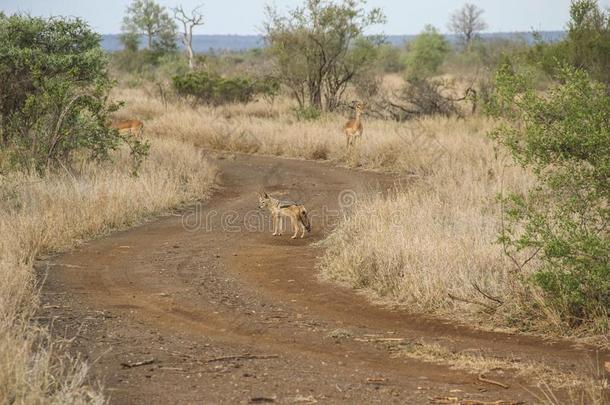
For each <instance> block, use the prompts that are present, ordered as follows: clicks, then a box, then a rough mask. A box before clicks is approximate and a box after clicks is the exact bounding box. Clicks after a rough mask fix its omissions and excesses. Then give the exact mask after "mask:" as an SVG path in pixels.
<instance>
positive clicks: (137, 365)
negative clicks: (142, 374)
mask: <svg viewBox="0 0 610 405" xmlns="http://www.w3.org/2000/svg"><path fill="white" fill-rule="evenodd" d="M154 362H155V359H154V357H151V358H150V359H148V360H142V361H138V362H135V363H129V362H126V361H125V362H123V363H121V366H123V367H125V368H134V367H140V366H146V365H148V364H153V363H154Z"/></svg>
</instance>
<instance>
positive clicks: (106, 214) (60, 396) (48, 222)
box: [0, 140, 215, 404]
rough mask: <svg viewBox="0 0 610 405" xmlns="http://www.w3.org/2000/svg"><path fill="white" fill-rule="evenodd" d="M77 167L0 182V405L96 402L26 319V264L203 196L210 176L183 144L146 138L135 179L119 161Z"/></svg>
mask: <svg viewBox="0 0 610 405" xmlns="http://www.w3.org/2000/svg"><path fill="white" fill-rule="evenodd" d="M116 160H118V161H117V162H115V164H111V163H107V164H103V165H97V164H93V163H81V164H80V167H79V168H78V169H77V170H76V173H77V174H69V173H67V172H65V173H49V174H48V175H47V176H45V177H39V176H37V175H28V174H23V173H13V174H11V175H9V176H8V177H1V178H0V252H1V255H0V285H1V286H2V288H1V289H0V365H1V367H0V403H14V404H30V403H57V404H66V403H102V402H103V398H102V397H101V396H100V395H99V394H98V393H97V392H98V391H96V390H95V389H94V388H91V387H88V386H86V385H85V381H86V380H85V376H86V372H87V367H86V365H85V364H83V363H81V362H79V361H78V360H75V359H69V358H67V357H65V356H64V355H63V354H62V352H63V350H57V347H56V345H57V342H51V340H50V337H49V333H48V331H47V330H46V329H45V328H44V327H36V326H35V325H34V324H33V323H32V319H31V316H32V314H33V313H34V312H35V311H36V309H37V306H38V294H37V287H36V279H35V275H34V272H33V268H32V266H33V261H34V259H35V257H36V256H37V255H39V254H41V253H43V252H54V251H61V250H64V249H67V248H70V247H72V246H74V245H75V244H77V243H79V241H81V240H83V239H85V238H91V237H95V236H99V235H103V234H105V233H107V232H109V231H110V230H113V229H117V228H123V227H127V226H130V225H133V224H135V223H138V222H139V221H141V220H142V219H143V218H145V217H146V216H149V215H153V214H158V213H160V212H162V211H164V210H166V209H168V208H170V207H175V206H177V205H180V204H182V203H185V202H187V201H193V200H195V199H199V198H202V197H203V196H205V195H206V194H207V193H208V191H209V189H210V187H211V185H212V182H213V179H214V174H215V173H214V169H213V168H212V167H211V166H210V165H209V164H208V163H207V162H206V161H204V160H203V159H202V157H201V155H200V154H199V153H198V152H197V151H196V150H193V148H192V147H190V146H187V145H185V144H183V143H180V142H178V141H173V140H165V141H155V142H153V144H152V149H151V156H150V158H149V159H148V160H147V161H146V162H145V163H144V165H143V167H142V170H141V174H140V176H139V177H133V176H131V175H130V170H129V169H130V162H129V157H128V154H127V153H126V152H125V151H122V152H121V153H120V155H119V156H117V157H116Z"/></svg>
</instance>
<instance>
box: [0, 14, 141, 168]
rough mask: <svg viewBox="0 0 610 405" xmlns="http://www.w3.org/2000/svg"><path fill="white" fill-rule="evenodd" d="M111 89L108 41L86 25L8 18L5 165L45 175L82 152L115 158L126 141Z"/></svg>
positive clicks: (0, 115) (2, 30)
mask: <svg viewBox="0 0 610 405" xmlns="http://www.w3.org/2000/svg"><path fill="white" fill-rule="evenodd" d="M110 88H111V81H110V79H109V78H108V74H107V63H106V58H105V56H104V52H103V50H102V49H101V47H100V37H99V35H98V34H96V33H94V32H92V31H91V29H90V28H89V27H88V26H87V24H86V23H85V22H83V21H81V20H79V19H67V18H52V19H44V18H34V17H29V16H22V15H13V16H10V17H8V16H4V15H2V14H0V133H1V144H0V147H1V148H2V149H3V151H2V154H0V156H3V159H5V162H3V163H2V164H1V165H0V167H6V166H7V165H6V160H10V162H11V164H10V166H12V167H14V166H21V167H27V168H30V167H34V168H37V169H39V170H42V169H44V168H46V167H49V166H52V165H53V164H56V163H60V162H64V163H69V161H70V159H71V158H72V156H73V154H74V152H75V151H77V150H78V151H83V150H85V151H88V153H89V154H90V155H91V156H92V157H95V158H107V157H108V154H109V151H111V150H113V149H115V148H116V147H118V145H119V144H120V142H121V140H123V139H124V138H123V137H121V136H119V135H118V133H117V132H116V131H113V130H110V129H109V128H108V127H107V121H108V113H109V112H111V111H113V110H115V109H116V108H117V106H116V105H112V104H110V103H109V102H108V92H109V90H110ZM132 145H133V146H134V148H135V149H134V150H136V151H142V150H143V149H142V148H140V147H139V146H141V145H139V144H138V143H137V142H133V143H132Z"/></svg>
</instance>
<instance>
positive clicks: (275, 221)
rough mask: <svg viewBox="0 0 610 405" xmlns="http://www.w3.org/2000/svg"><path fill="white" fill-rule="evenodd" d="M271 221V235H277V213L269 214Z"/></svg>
mask: <svg viewBox="0 0 610 405" xmlns="http://www.w3.org/2000/svg"><path fill="white" fill-rule="evenodd" d="M271 222H272V223H273V236H276V235H277V214H273V215H271Z"/></svg>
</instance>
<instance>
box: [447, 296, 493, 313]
mask: <svg viewBox="0 0 610 405" xmlns="http://www.w3.org/2000/svg"><path fill="white" fill-rule="evenodd" d="M448 295H449V298H451V299H452V300H455V301H461V302H465V303H467V304H474V305H480V306H482V307H484V308H487V309H488V310H490V311H492V312H495V311H496V310H497V309H498V308H497V307H492V306H491V305H487V304H484V303H482V302H479V301H475V300H469V299H466V298H462V297H458V296H455V295H453V294H448Z"/></svg>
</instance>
